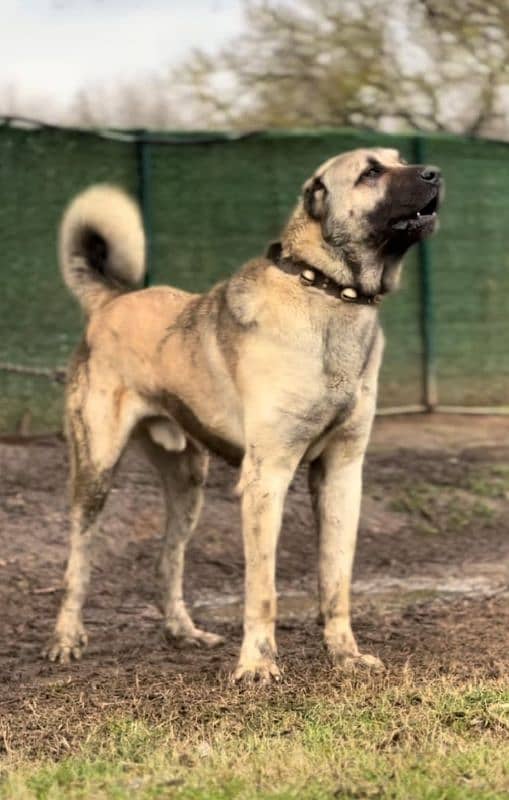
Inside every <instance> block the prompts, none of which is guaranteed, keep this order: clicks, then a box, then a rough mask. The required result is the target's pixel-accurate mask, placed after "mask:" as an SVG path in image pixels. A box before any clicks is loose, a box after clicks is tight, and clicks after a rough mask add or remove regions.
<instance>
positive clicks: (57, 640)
mask: <svg viewBox="0 0 509 800" xmlns="http://www.w3.org/2000/svg"><path fill="white" fill-rule="evenodd" d="M87 643H88V636H87V632H86V630H85V628H84V627H83V625H79V626H78V627H77V628H76V630H74V631H72V632H69V631H68V632H66V633H58V632H57V631H55V633H54V634H53V636H52V637H51V639H50V641H49V642H48V644H47V645H46V647H45V648H44V650H43V651H42V656H43V658H47V659H49V660H50V661H56V662H57V663H58V664H69V662H70V661H71V660H72V659H74V660H75V661H79V660H80V658H81V656H82V655H83V650H84V649H85V647H86V646H87Z"/></svg>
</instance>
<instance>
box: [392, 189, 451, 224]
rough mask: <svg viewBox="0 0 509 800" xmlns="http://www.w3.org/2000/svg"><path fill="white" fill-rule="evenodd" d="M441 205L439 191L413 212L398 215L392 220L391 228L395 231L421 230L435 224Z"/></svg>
mask: <svg viewBox="0 0 509 800" xmlns="http://www.w3.org/2000/svg"><path fill="white" fill-rule="evenodd" d="M438 206H439V196H438V192H437V193H436V194H435V196H434V197H432V198H431V200H429V202H428V203H426V205H425V206H423V207H422V208H420V209H419V210H418V211H415V212H414V213H413V214H408V215H405V216H404V217H397V218H396V219H394V220H391V223H390V225H391V228H392V229H393V230H395V231H408V232H410V231H419V230H421V229H425V228H428V227H429V226H430V225H434V223H435V222H436V220H437V212H438Z"/></svg>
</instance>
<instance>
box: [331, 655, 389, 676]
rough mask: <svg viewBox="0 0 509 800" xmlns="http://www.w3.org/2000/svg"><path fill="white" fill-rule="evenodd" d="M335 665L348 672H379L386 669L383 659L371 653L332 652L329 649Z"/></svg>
mask: <svg viewBox="0 0 509 800" xmlns="http://www.w3.org/2000/svg"><path fill="white" fill-rule="evenodd" d="M329 655H330V657H331V660H332V663H333V664H334V667H336V668H337V669H339V670H341V671H342V672H345V673H347V674H353V673H357V672H369V673H372V672H373V673H379V672H383V671H384V670H385V666H384V663H383V661H381V660H380V659H379V658H377V657H376V656H372V655H370V654H369V653H356V654H355V655H351V654H345V653H338V652H335V653H334V652H331V651H330V650H329Z"/></svg>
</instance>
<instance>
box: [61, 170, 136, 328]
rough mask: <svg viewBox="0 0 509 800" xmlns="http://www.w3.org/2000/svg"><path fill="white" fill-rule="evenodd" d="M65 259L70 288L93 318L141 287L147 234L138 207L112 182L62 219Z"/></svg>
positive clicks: (83, 197)
mask: <svg viewBox="0 0 509 800" xmlns="http://www.w3.org/2000/svg"><path fill="white" fill-rule="evenodd" d="M59 261H60V269H61V272H62V275H63V278H64V281H65V283H66V285H67V287H68V289H69V290H70V291H71V293H72V294H73V295H74V296H75V297H76V298H77V299H78V301H79V303H80V304H81V306H82V307H83V308H84V310H85V312H86V313H87V314H91V313H92V312H93V311H95V309H97V308H100V306H102V305H104V303H107V302H108V300H110V299H112V298H113V297H116V296H117V295H119V294H122V293H123V292H127V291H129V290H130V289H135V288H137V287H139V286H140V284H141V282H142V279H143V276H144V274H145V234H144V232H143V223H142V219H141V215H140V211H139V209H138V206H137V205H136V203H135V202H134V201H133V200H131V198H130V197H128V195H127V194H125V193H124V192H123V191H122V190H121V189H119V188H117V187H116V186H109V185H107V184H97V185H95V186H91V187H90V188H89V189H85V191H83V192H81V193H80V194H79V195H78V196H77V197H75V198H74V200H73V201H72V202H71V203H70V205H69V206H68V208H67V209H66V211H65V212H64V215H63V217H62V222H61V225H60V236H59Z"/></svg>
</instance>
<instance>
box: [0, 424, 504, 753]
mask: <svg viewBox="0 0 509 800" xmlns="http://www.w3.org/2000/svg"><path fill="white" fill-rule="evenodd" d="M66 462H67V457H66V449H65V444H64V442H63V441H62V439H61V438H59V437H48V438H44V437H41V438H38V439H34V440H31V441H29V442H26V441H24V440H20V439H16V438H15V437H11V438H9V437H4V439H3V441H1V442H0V608H1V614H0V750H1V748H2V734H3V746H4V748H5V749H6V750H8V751H12V750H16V749H18V748H21V749H23V751H25V752H29V753H37V754H38V755H41V754H43V753H48V754H52V755H55V754H59V753H61V752H66V751H67V750H68V749H69V748H71V747H72V744H73V741H74V740H75V738H76V737H79V736H84V735H85V734H86V731H87V730H88V728H89V727H90V726H91V725H92V724H95V723H96V722H97V720H98V719H99V718H100V715H101V713H103V712H104V711H105V710H106V711H108V712H115V711H116V710H118V711H119V712H122V713H123V712H128V713H133V714H137V713H142V714H143V715H144V716H147V715H148V716H149V717H150V718H151V719H153V720H155V721H157V719H159V718H161V716H162V715H166V716H168V715H173V716H174V717H175V718H176V719H177V718H180V719H181V721H182V719H185V717H186V715H187V714H188V713H189V709H190V708H191V707H193V705H194V706H196V705H197V704H199V705H200V708H201V709H206V708H207V707H208V705H210V704H212V703H213V704H215V707H216V708H217V707H221V703H222V704H223V705H224V704H228V703H230V702H231V700H227V699H225V698H228V697H230V698H231V693H232V692H235V691H236V692H237V694H236V695H235V696H236V698H237V699H236V700H235V703H239V702H242V699H241V698H242V695H241V693H240V694H239V690H234V689H231V688H230V687H229V686H228V685H227V681H226V675H227V673H228V670H229V669H230V668H231V667H232V665H233V663H234V660H235V656H236V654H237V651H238V647H239V643H240V637H241V600H242V580H243V559H242V545H241V537H240V524H239V508H238V502H237V500H236V498H235V497H234V494H233V487H234V485H235V479H236V473H235V471H234V470H232V469H230V468H229V467H226V466H225V465H224V464H222V463H221V462H219V461H217V460H214V461H213V462H212V465H211V471H210V478H209V481H208V487H207V493H206V504H205V507H204V513H203V515H202V519H201V522H200V525H199V529H198V532H197V534H196V536H195V538H194V540H193V542H192V544H191V545H190V547H189V555H188V561H187V573H186V574H187V581H186V594H187V598H188V601H189V603H190V605H191V606H192V607H193V610H194V614H195V616H196V618H197V619H198V620H199V621H200V622H201V623H203V625H204V626H205V627H208V628H209V629H211V630H214V631H217V632H219V633H221V634H223V635H225V636H226V638H227V643H226V644H225V645H224V646H223V647H221V648H219V649H217V650H213V651H202V650H192V651H189V650H179V649H177V648H175V647H174V646H172V645H170V644H168V643H167V642H166V641H165V640H164V638H163V636H162V632H161V619H160V614H159V612H158V610H157V608H156V582H155V580H154V576H155V567H156V562H157V556H158V551H159V548H160V532H161V525H162V516H163V509H162V500H161V497H160V493H159V488H158V484H157V481H156V478H155V476H154V475H153V474H152V472H151V471H150V468H149V467H148V465H146V464H145V462H144V460H143V459H142V458H141V456H140V455H139V454H137V453H136V452H129V453H128V454H127V456H126V458H125V459H124V463H123V464H122V468H121V469H120V471H119V474H118V476H117V479H116V482H115V488H114V489H113V491H112V494H111V497H110V500H109V502H108V505H107V508H106V511H105V513H104V515H103V518H102V525H101V534H100V536H99V537H98V544H97V552H96V556H95V569H94V573H93V577H92V586H91V592H90V596H89V600H88V602H87V605H86V609H85V623H86V625H87V627H88V631H89V635H90V644H89V649H88V650H87V652H86V654H85V656H84V658H83V660H82V661H81V662H80V663H77V664H76V663H75V664H72V665H71V666H68V667H61V666H56V665H54V664H49V663H47V662H45V661H43V660H42V659H41V658H40V651H41V649H42V647H43V645H44V643H45V641H46V639H47V637H48V635H49V633H50V630H51V627H52V624H53V621H54V617H55V614H56V611H57V607H58V604H59V601H60V598H61V579H62V574H63V569H64V563H65V557H66V493H65V484H66V472H67V463H66ZM365 475H366V480H365V484H366V485H365V496H364V502H363V513H362V520H361V528H360V536H359V547H358V552H357V559H356V570H355V585H354V611H353V614H354V627H355V630H356V633H357V635H358V638H359V642H360V644H361V646H362V647H363V648H365V649H368V650H369V651H371V652H374V653H377V654H379V655H380V656H381V657H382V658H383V660H384V661H385V663H386V664H387V665H388V667H389V673H388V674H389V675H392V676H393V679H395V680H397V676H398V674H399V673H400V672H401V670H403V669H405V668H407V667H408V665H410V666H411V667H412V669H414V670H416V672H417V674H419V673H421V674H422V675H423V676H425V675H426V672H427V671H428V670H430V669H433V670H434V671H435V672H436V671H437V670H438V671H441V672H443V673H445V674H450V675H458V676H468V675H474V674H475V675H481V676H482V675H485V676H498V675H501V674H505V672H506V671H507V669H508V667H509V647H508V644H509V515H508V513H507V512H508V509H509V419H508V418H502V417H500V418H495V417H494V418H476V417H451V416H445V415H444V416H440V415H434V416H433V417H419V416H414V417H405V418H398V419H396V418H380V419H379V420H377V423H376V428H375V432H374V436H373V441H372V445H371V448H370V451H369V455H368V458H367V464H366V471H365ZM315 562H316V559H315V540H314V534H313V530H312V525H311V514H310V507H309V502H308V497H307V491H306V477H305V474H304V473H303V472H301V473H299V474H298V475H297V476H296V479H295V481H294V483H293V484H292V486H291V489H290V492H289V496H288V502H287V508H286V513H285V519H284V526H283V532H282V536H281V540H280V546H279V562H278V588H279V591H280V595H281V599H280V604H281V613H280V623H279V631H278V640H279V648H280V657H281V663H282V665H283V669H284V674H285V680H284V681H283V686H282V687H279V688H277V689H275V690H274V691H278V692H281V691H283V692H284V691H290V692H295V691H298V690H302V688H303V687H307V688H309V687H310V686H313V683H314V682H316V685H317V686H318V685H319V684H320V682H324V681H327V680H332V678H329V675H330V669H331V668H330V666H329V665H328V664H327V661H326V658H325V654H324V652H323V650H322V647H321V640H320V631H319V629H318V627H317V625H316V623H315V616H316V592H315V582H316V563H315ZM398 671H399V672H398ZM337 679H338V680H340V678H337ZM334 680H335V678H334ZM385 680H387V678H385ZM264 691H265V690H264ZM229 693H230V694H229ZM239 698H240V699H239ZM218 704H219V705H218ZM179 715H180V717H179Z"/></svg>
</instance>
